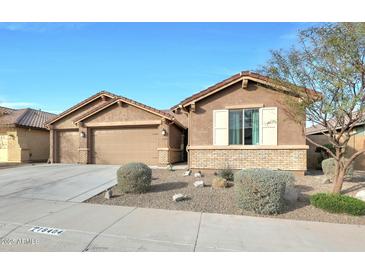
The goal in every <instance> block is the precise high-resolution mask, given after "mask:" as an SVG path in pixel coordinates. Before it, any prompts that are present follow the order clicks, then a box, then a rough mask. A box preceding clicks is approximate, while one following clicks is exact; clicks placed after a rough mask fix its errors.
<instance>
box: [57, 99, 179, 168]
mask: <svg viewBox="0 0 365 274" xmlns="http://www.w3.org/2000/svg"><path fill="white" fill-rule="evenodd" d="M93 106H95V103H91V104H90V107H89V106H85V107H84V108H83V110H82V111H77V112H78V115H75V114H70V115H67V116H66V117H64V118H63V119H61V120H60V121H59V122H57V123H56V124H55V125H54V127H53V129H52V130H53V131H54V134H56V132H57V130H62V129H64V128H78V129H79V132H80V133H81V132H84V136H85V137H82V135H81V134H79V135H78V136H79V137H78V141H77V142H78V143H77V146H78V148H79V159H80V162H81V163H84V164H86V163H89V162H90V159H91V154H92V153H93V151H92V149H91V147H92V144H91V134H90V133H91V129H93V128H106V127H107V128H113V127H115V128H121V127H145V126H148V125H152V126H154V127H158V130H157V134H158V136H157V142H158V144H157V147H158V148H163V149H168V148H169V146H170V142H171V144H172V146H173V147H176V146H177V147H178V148H180V142H181V130H180V129H179V128H177V127H176V126H175V125H170V123H171V121H166V120H165V119H163V118H162V117H161V116H159V115H156V114H154V113H152V112H150V111H147V110H144V109H141V108H138V107H135V106H133V105H130V104H128V103H122V104H118V103H115V104H113V105H111V106H109V107H107V108H106V109H104V110H102V111H100V112H98V113H96V114H94V115H92V116H90V117H88V118H86V119H84V120H83V121H82V122H81V123H80V124H79V125H78V126H76V125H75V124H74V121H75V118H76V117H78V116H80V114H81V113H84V112H85V111H89V110H90V108H92V107H93ZM71 125H72V126H71ZM163 130H165V131H166V132H167V134H166V135H162V131H163ZM56 135H57V134H56ZM175 138H177V140H175ZM51 139H52V140H54V144H53V145H52V149H53V150H56V151H55V152H54V156H53V160H54V161H56V159H57V153H58V152H57V138H52V137H51ZM119 141H120V140H115V142H119ZM152 141H154V142H155V139H154V140H151V142H152ZM128 142H136V140H133V139H131V140H128ZM166 153H167V156H166V157H162V156H163V155H162V154H163V153H162V152H161V156H160V158H161V159H162V160H161V161H162V162H164V163H165V162H166V161H167V162H168V161H169V159H170V157H169V152H168V151H167V152H166ZM175 154H176V153H174V155H175ZM165 158H166V159H165Z"/></svg>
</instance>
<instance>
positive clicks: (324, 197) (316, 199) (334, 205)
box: [310, 193, 365, 216]
mask: <svg viewBox="0 0 365 274" xmlns="http://www.w3.org/2000/svg"><path fill="white" fill-rule="evenodd" d="M310 202H311V204H312V205H313V206H315V207H318V208H321V209H323V210H325V211H328V212H331V213H347V214H350V215H357V216H358V215H364V214H365V202H364V201H361V200H359V199H356V198H353V197H350V196H346V195H341V194H332V193H317V194H314V195H312V196H311V197H310Z"/></svg>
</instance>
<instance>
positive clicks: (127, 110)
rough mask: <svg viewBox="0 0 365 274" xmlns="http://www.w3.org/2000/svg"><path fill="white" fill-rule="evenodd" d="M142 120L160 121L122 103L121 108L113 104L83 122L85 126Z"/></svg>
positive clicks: (151, 114)
mask: <svg viewBox="0 0 365 274" xmlns="http://www.w3.org/2000/svg"><path fill="white" fill-rule="evenodd" d="M144 120H147V121H148V120H161V117H160V116H158V115H156V114H153V113H151V112H147V111H145V110H143V109H140V108H137V107H134V106H132V105H128V104H125V103H123V104H122V106H119V105H118V104H116V103H115V104H114V105H112V106H110V107H108V108H107V109H104V110H102V111H100V112H98V113H96V114H95V115H93V116H91V117H90V118H87V119H85V120H84V124H85V126H89V125H92V123H101V122H108V123H110V122H124V121H144Z"/></svg>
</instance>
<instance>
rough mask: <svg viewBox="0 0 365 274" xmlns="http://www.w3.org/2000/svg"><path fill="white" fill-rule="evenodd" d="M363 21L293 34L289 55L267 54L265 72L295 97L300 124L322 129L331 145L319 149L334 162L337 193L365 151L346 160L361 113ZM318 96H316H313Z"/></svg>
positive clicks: (295, 113)
mask: <svg viewBox="0 0 365 274" xmlns="http://www.w3.org/2000/svg"><path fill="white" fill-rule="evenodd" d="M364 58H365V23H332V24H325V25H319V26H317V27H312V28H309V29H306V30H303V31H301V32H299V33H298V43H297V45H296V46H293V47H292V48H291V49H290V50H288V51H283V50H275V51H272V54H271V58H270V60H269V61H268V63H267V65H266V66H265V67H264V69H263V70H264V73H265V74H267V76H269V77H270V78H271V79H273V81H274V82H275V83H276V84H277V85H280V86H281V87H284V88H286V89H287V90H288V91H289V92H293V93H295V95H296V96H297V97H298V98H299V99H296V100H295V99H290V101H288V106H289V107H288V109H289V110H290V112H291V114H292V116H293V117H294V118H296V120H297V121H298V122H299V123H300V122H302V121H303V113H304V112H305V113H306V119H307V121H310V122H312V123H313V124H317V125H318V126H321V127H323V129H324V130H323V134H324V135H326V136H327V138H328V142H329V143H331V144H332V145H333V147H334V151H335V152H332V151H331V150H330V149H329V148H327V147H325V146H323V145H321V144H318V143H316V142H315V141H313V140H312V139H311V138H310V137H309V136H307V140H308V142H310V143H312V144H314V145H316V146H318V147H321V148H322V149H324V150H325V151H326V152H327V153H328V154H329V155H330V156H331V157H333V158H334V159H335V160H336V171H335V178H334V186H333V192H334V193H340V192H341V189H342V185H343V181H344V177H345V174H346V172H347V170H348V169H349V167H350V165H351V163H352V162H353V161H354V160H355V159H356V158H357V157H358V156H359V155H361V154H362V153H364V152H365V149H363V150H360V151H358V152H356V153H354V154H352V155H351V156H350V157H349V158H348V159H345V154H346V152H347V144H348V142H349V140H350V137H351V134H352V132H353V129H354V127H355V126H356V124H357V123H358V122H359V121H360V120H361V119H363V117H364V114H365V104H364V101H365V64H364V61H365V60H364ZM314 91H316V92H318V93H319V94H318V93H317V94H316V93H315V92H314Z"/></svg>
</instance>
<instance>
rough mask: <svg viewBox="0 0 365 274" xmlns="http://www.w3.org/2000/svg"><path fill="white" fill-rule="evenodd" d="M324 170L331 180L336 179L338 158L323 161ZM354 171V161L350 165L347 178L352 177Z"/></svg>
mask: <svg viewBox="0 0 365 274" xmlns="http://www.w3.org/2000/svg"><path fill="white" fill-rule="evenodd" d="M347 161H348V160H347V159H345V162H347ZM322 170H323V173H324V175H325V176H326V177H327V178H328V179H330V180H331V181H332V180H333V179H334V177H335V172H336V160H335V159H334V158H328V159H325V160H323V161H322ZM353 173H354V162H352V163H351V165H350V167H349V168H348V170H347V172H346V176H345V177H346V178H347V179H351V178H352V176H353Z"/></svg>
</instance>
